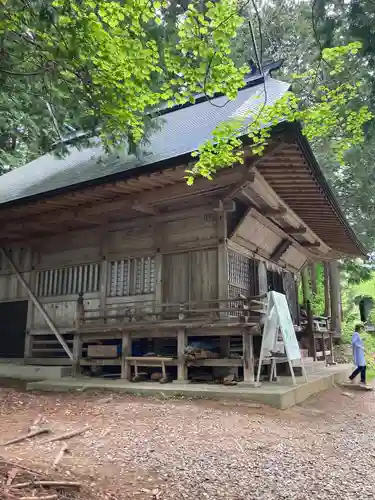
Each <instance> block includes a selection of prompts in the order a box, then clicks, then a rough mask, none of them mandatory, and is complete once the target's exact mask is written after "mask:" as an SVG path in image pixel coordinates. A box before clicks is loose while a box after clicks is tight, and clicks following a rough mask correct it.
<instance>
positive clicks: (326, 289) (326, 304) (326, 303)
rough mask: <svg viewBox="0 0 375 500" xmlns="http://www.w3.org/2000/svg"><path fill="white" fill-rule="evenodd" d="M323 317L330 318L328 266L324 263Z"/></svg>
mask: <svg viewBox="0 0 375 500" xmlns="http://www.w3.org/2000/svg"><path fill="white" fill-rule="evenodd" d="M324 316H325V317H327V318H328V317H329V316H331V301H330V295H329V265H328V264H327V262H325V263H324Z"/></svg>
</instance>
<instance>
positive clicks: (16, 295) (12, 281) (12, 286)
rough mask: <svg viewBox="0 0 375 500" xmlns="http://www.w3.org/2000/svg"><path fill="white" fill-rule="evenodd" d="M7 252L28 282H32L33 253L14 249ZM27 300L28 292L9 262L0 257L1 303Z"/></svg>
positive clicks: (18, 248) (19, 248) (28, 249)
mask: <svg viewBox="0 0 375 500" xmlns="http://www.w3.org/2000/svg"><path fill="white" fill-rule="evenodd" d="M6 251H7V252H8V253H9V255H10V256H11V257H12V259H13V261H14V263H15V264H16V266H17V268H18V270H19V271H20V272H21V275H22V276H23V278H24V279H25V280H26V281H29V280H30V274H31V269H32V265H33V259H34V257H33V252H32V250H31V249H30V248H25V247H14V248H7V249H6ZM25 298H27V293H26V290H25V289H24V288H23V286H22V285H21V284H20V282H19V281H18V279H17V277H16V276H15V275H14V274H13V272H12V270H11V269H10V267H9V264H8V262H7V261H6V260H5V259H4V258H3V256H2V254H1V257H0V301H11V300H19V299H25Z"/></svg>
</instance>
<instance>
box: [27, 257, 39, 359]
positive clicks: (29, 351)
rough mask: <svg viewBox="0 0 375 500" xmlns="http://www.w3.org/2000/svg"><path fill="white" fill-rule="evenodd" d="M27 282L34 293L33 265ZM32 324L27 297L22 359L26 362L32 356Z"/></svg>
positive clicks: (29, 303)
mask: <svg viewBox="0 0 375 500" xmlns="http://www.w3.org/2000/svg"><path fill="white" fill-rule="evenodd" d="M29 276H30V278H29V283H30V289H31V290H32V291H33V292H34V293H35V294H36V293H37V290H36V277H37V273H36V271H35V269H34V266H33V267H32V270H31V271H30V274H29ZM33 324H34V303H33V301H32V300H31V298H30V297H29V300H28V304H27V321H26V335H25V349H24V361H25V363H27V360H29V359H31V358H32V356H33V352H32V347H33V346H32V340H33V338H32V335H31V334H30V331H31V330H32V328H33Z"/></svg>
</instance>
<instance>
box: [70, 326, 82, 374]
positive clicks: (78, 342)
mask: <svg viewBox="0 0 375 500" xmlns="http://www.w3.org/2000/svg"><path fill="white" fill-rule="evenodd" d="M81 358H82V339H81V334H80V333H79V332H76V333H75V334H74V339H73V363H72V371H73V377H79V376H80V375H81Z"/></svg>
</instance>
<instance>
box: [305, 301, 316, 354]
mask: <svg viewBox="0 0 375 500" xmlns="http://www.w3.org/2000/svg"><path fill="white" fill-rule="evenodd" d="M306 313H307V326H306V333H307V335H308V337H309V338H310V346H311V353H312V356H313V359H314V361H316V343H315V336H314V324H313V316H312V311H311V304H310V301H309V300H308V301H307V303H306Z"/></svg>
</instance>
